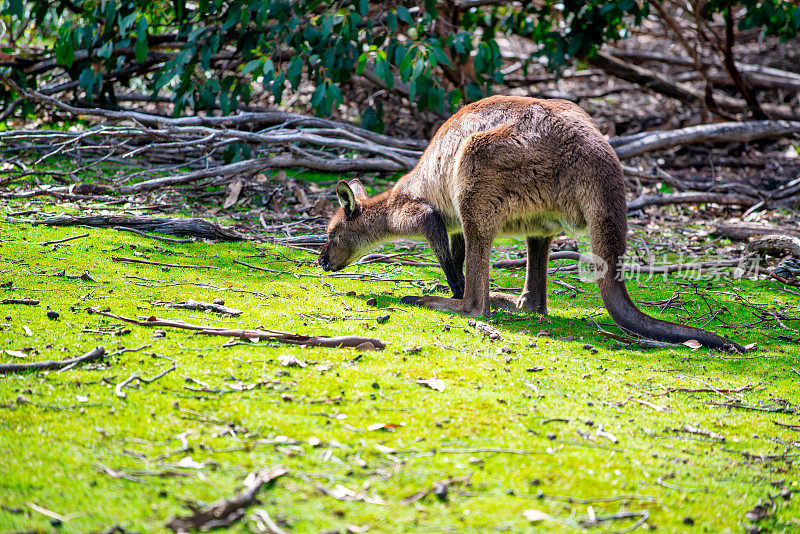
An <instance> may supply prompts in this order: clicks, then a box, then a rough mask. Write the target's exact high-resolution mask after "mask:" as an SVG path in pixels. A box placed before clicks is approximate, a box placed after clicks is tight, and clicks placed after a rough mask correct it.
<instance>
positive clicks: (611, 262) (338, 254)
mask: <svg viewBox="0 0 800 534" xmlns="http://www.w3.org/2000/svg"><path fill="white" fill-rule="evenodd" d="M337 191H338V192H339V196H340V200H341V201H342V203H343V206H346V207H348V206H349V208H348V209H342V210H339V212H338V213H337V214H336V215H335V216H334V217H333V219H332V220H331V222H330V224H329V225H328V233H329V234H330V236H331V237H330V239H329V241H328V243H326V245H325V247H324V248H323V250H322V253H321V254H320V264H321V265H322V266H323V267H324V268H327V269H331V270H338V269H342V268H344V267H345V266H347V265H348V264H349V263H350V262H352V261H353V260H355V259H356V258H357V257H358V256H359V255H361V254H363V253H365V252H366V251H367V250H369V248H370V247H371V246H373V245H374V244H376V243H378V242H380V241H382V240H385V239H387V238H389V237H392V236H407V235H423V236H425V237H426V238H427V239H428V241H430V242H431V245H432V247H433V249H434V252H436V255H437V257H438V258H439V261H440V263H441V264H442V267H443V268H444V270H445V274H446V275H447V278H448V282H449V283H450V285H451V287H452V288H453V292H454V296H455V297H457V298H452V299H449V298H443V297H430V296H428V297H419V298H417V297H414V298H411V299H407V301H408V302H413V303H415V304H418V305H421V306H425V307H429V308H435V309H439V310H444V311H452V312H457V313H463V314H470V315H487V314H488V313H489V310H490V306H495V307H502V308H507V309H521V310H528V311H533V312H537V313H545V312H546V302H545V300H546V294H545V289H544V288H545V278H546V273H547V269H546V266H547V255H548V251H549V244H550V240H551V239H552V237H553V236H554V235H556V234H558V233H560V232H562V231H563V230H570V229H582V228H585V227H587V226H588V228H589V237H590V239H591V242H592V250H593V253H594V257H595V270H596V273H597V274H596V277H597V282H598V285H599V287H600V292H601V295H602V297H603V302H604V303H605V304H606V307H607V308H608V310H609V313H610V314H611V316H612V317H613V318H614V320H615V321H616V322H617V324H619V325H620V326H621V327H622V328H624V329H625V330H628V331H631V332H634V333H636V334H640V335H643V336H646V337H651V338H653V339H659V340H663V341H670V342H680V341H686V340H688V339H697V340H698V341H700V342H701V343H704V344H706V345H708V346H711V347H717V348H733V349H735V350H742V351H743V350H744V349H743V348H742V347H741V346H739V345H736V344H735V343H732V342H730V341H728V340H726V339H725V338H722V337H719V336H716V335H714V334H711V333H709V332H706V331H704V330H700V329H697V328H690V327H685V326H681V325H676V324H672V323H667V322H665V321H658V320H656V319H653V318H651V317H649V316H647V315H645V314H643V313H642V312H641V311H639V310H638V309H637V308H636V306H635V305H634V304H633V302H632V301H631V300H630V297H629V296H628V294H627V291H626V290H625V285H624V282H623V281H622V277H621V271H620V268H619V262H620V260H621V258H622V256H623V255H624V253H625V246H626V243H625V239H626V235H627V218H626V217H627V209H626V204H625V192H624V191H625V190H624V182H623V177H622V169H621V166H620V163H619V160H618V159H617V156H616V154H615V153H614V151H613V149H612V148H611V146H610V145H609V144H608V142H607V141H606V140H605V138H604V137H603V135H602V134H601V133H600V131H599V130H598V129H597V128H596V126H595V125H594V123H593V122H592V119H591V118H590V117H589V115H587V114H586V113H585V112H584V111H583V110H582V109H581V108H579V107H578V106H576V105H575V104H573V103H571V102H568V101H564V100H538V99H534V98H523V97H503V96H496V97H490V98H486V99H483V100H480V101H478V102H475V103H473V104H470V105H468V106H465V107H464V108H462V109H461V110H459V111H458V112H457V113H455V114H454V115H453V116H452V117H450V119H448V120H447V122H445V123H444V125H442V127H441V128H440V129H439V131H438V132H437V133H436V135H435V136H434V137H433V139H432V140H431V143H430V145H429V146H428V148H427V149H426V150H425V152H424V153H423V155H422V157H421V158H420V160H419V162H418V163H417V165H416V167H415V168H414V169H413V170H412V171H411V172H409V173H408V174H406V175H405V176H403V177H402V178H401V179H400V180H399V181H398V182H397V184H395V186H394V187H392V188H391V189H389V190H388V191H385V192H383V193H381V194H379V195H376V196H374V197H372V198H367V197H366V196H363V195H362V194H357V193H358V192H360V191H363V186H361V185H360V183H359V182H357V181H355V182H351V184H350V185H348V184H340V187H339V188H338V189H337ZM447 233H449V234H451V235H452V237H453V239H452V245H450V244H447V235H446V234H447ZM462 233H463V236H464V239H463V240H459V239H458V234H462ZM500 234H511V235H518V236H524V237H526V238H527V246H528V270H527V275H526V281H525V289H524V291H523V293H522V295H521V296H520V297H513V296H511V295H505V294H500V293H492V294H490V293H489V251H490V249H491V246H492V242H493V240H494V238H495V237H496V236H498V235H500ZM460 243H465V245H459V244H460ZM459 246H461V248H463V249H464V250H459ZM459 256H460V257H459ZM462 258H465V263H466V277H464V276H463V275H462V274H461V265H459V262H461V263H464V260H463V259H462ZM459 284H460V285H459ZM462 288H463V298H461V297H462V295H461V294H460V292H461V289H462Z"/></svg>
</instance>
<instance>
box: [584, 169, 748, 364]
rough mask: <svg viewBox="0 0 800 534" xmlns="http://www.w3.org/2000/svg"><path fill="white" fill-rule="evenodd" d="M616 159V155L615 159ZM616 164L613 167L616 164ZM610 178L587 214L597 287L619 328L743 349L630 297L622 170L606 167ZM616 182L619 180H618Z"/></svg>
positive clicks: (659, 338) (665, 338)
mask: <svg viewBox="0 0 800 534" xmlns="http://www.w3.org/2000/svg"><path fill="white" fill-rule="evenodd" d="M615 159H616V158H615ZM618 165H619V164H617V166H616V167H618ZM606 170H608V171H609V172H612V176H611V177H610V180H612V181H613V182H614V183H607V181H608V180H604V181H603V182H602V183H603V185H605V187H603V188H601V190H600V191H598V196H597V197H596V200H595V202H596V204H595V206H596V207H595V209H593V210H590V212H589V213H587V222H588V225H589V236H590V239H591V241H592V252H593V254H594V264H595V277H596V280H597V284H598V285H599V287H600V295H601V297H602V298H603V304H605V306H606V309H607V310H608V313H609V314H611V317H612V318H613V319H614V322H615V323H617V325H619V327H620V328H622V329H623V330H626V331H628V332H631V333H633V334H637V335H639V336H642V337H646V338H650V339H655V340H657V341H664V342H668V343H682V342H684V341H688V340H690V339H695V340H697V341H698V342H700V343H701V344H703V345H705V346H707V347H711V348H714V349H722V350H727V351H738V352H742V353H743V352H745V349H744V347H742V346H741V345H739V344H738V343H735V342H733V341H730V340H728V339H725V338H724V337H722V336H718V335H716V334H712V333H711V332H706V331H705V330H702V329H700V328H694V327H691V326H683V325H679V324H675V323H670V322H668V321H662V320H659V319H655V318H653V317H650V316H649V315H645V314H644V313H643V312H642V311H641V310H639V308H637V307H636V305H635V304H634V303H633V301H632V300H631V298H630V296H629V295H628V291H627V290H626V289H625V282H624V280H623V268H622V265H621V263H620V260H621V258H622V256H623V255H624V253H625V238H626V235H627V208H626V205H625V195H624V185H623V183H622V172H621V169H619V171H617V169H613V168H609V167H608V166H606ZM617 182H619V183H617Z"/></svg>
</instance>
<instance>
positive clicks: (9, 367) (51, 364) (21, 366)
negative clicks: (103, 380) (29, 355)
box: [0, 345, 106, 373]
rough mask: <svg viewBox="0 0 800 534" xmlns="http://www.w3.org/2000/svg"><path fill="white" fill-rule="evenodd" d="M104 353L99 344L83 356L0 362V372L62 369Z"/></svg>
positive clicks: (88, 360)
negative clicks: (63, 358) (24, 361)
mask: <svg viewBox="0 0 800 534" xmlns="http://www.w3.org/2000/svg"><path fill="white" fill-rule="evenodd" d="M105 354H106V349H105V348H103V346H102V345H99V346H97V347H95V348H93V349H92V350H90V351H89V352H87V353H86V354H84V355H83V356H78V357H77V358H70V359H69V360H62V361H58V362H57V361H53V360H45V361H42V362H30V363H5V364H0V373H20V372H24V371H44V370H50V369H62V368H64V367H68V366H74V365H77V364H81V363H86V362H91V361H94V360H97V359H99V358H102V357H103V356H105Z"/></svg>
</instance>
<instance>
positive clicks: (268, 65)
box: [261, 58, 275, 80]
mask: <svg viewBox="0 0 800 534" xmlns="http://www.w3.org/2000/svg"><path fill="white" fill-rule="evenodd" d="M261 72H263V73H264V78H266V79H267V80H271V79H272V76H273V74H275V64H274V63H272V60H271V59H269V58H267V59H265V60H264V66H263V67H262V68H261Z"/></svg>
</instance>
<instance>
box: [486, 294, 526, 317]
mask: <svg viewBox="0 0 800 534" xmlns="http://www.w3.org/2000/svg"><path fill="white" fill-rule="evenodd" d="M517 301H518V297H517V296H516V295H509V294H508V293H498V292H496V291H492V292H491V293H489V305H490V306H491V307H492V308H497V309H500V310H508V311H512V312H516V311H519V305H518V304H517Z"/></svg>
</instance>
